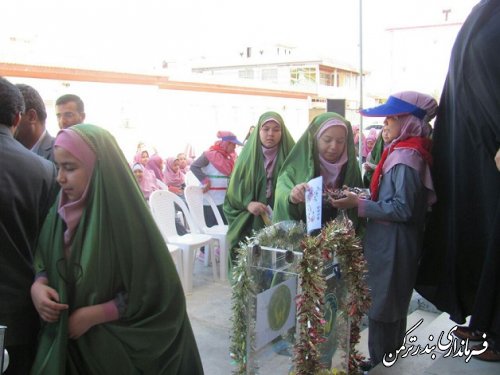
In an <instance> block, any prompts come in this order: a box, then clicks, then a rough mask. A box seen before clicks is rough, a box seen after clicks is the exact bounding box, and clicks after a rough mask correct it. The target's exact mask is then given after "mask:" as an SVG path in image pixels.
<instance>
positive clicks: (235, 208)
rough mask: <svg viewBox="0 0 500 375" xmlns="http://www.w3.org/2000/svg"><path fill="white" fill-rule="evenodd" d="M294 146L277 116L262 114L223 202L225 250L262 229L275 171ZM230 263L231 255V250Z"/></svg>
mask: <svg viewBox="0 0 500 375" xmlns="http://www.w3.org/2000/svg"><path fill="white" fill-rule="evenodd" d="M294 144H295V142H294V140H293V138H292V136H291V135H290V133H289V132H288V129H287V128H286V126H285V123H284V121H283V119H282V118H281V116H280V115H279V114H278V113H276V112H266V113H264V114H263V115H262V116H260V118H259V121H258V123H257V128H256V129H255V130H254V131H253V132H252V133H251V135H250V137H249V139H248V141H247V142H246V143H245V147H244V148H243V150H242V151H241V154H240V156H239V157H238V159H237V161H236V165H235V167H234V170H233V173H232V175H231V179H230V182H229V187H228V190H227V194H226V197H225V201H224V214H225V215H226V218H227V221H228V224H229V230H228V233H227V242H228V248H229V249H230V251H231V250H233V249H234V248H235V247H237V246H238V243H239V242H240V241H242V240H244V239H245V237H246V236H249V235H251V232H252V230H259V229H261V228H263V227H264V226H265V223H264V219H263V218H264V217H266V215H269V214H270V212H269V209H268V206H269V207H270V208H271V209H272V207H273V205H274V188H275V186H276V180H277V178H278V172H279V170H280V168H281V166H282V165H283V162H284V161H285V159H286V157H287V155H288V153H289V152H290V150H291V149H292V147H293V145H294ZM230 258H231V260H232V261H234V260H235V253H234V252H233V251H231V257H230Z"/></svg>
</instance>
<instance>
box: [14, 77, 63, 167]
mask: <svg viewBox="0 0 500 375" xmlns="http://www.w3.org/2000/svg"><path fill="white" fill-rule="evenodd" d="M16 86H17V88H18V89H19V90H20V91H21V94H22V95H23V98H24V104H25V107H26V108H25V111H24V114H23V116H22V117H21V121H20V122H19V126H18V127H17V129H16V133H15V135H14V136H15V138H16V139H17V140H18V141H19V142H21V144H22V145H23V146H24V147H26V148H27V149H28V150H31V151H33V152H34V153H35V154H37V155H40V156H41V157H42V158H45V159H47V160H50V161H54V153H53V150H52V148H53V147H54V139H55V138H54V137H52V136H51V135H50V134H49V132H48V131H47V129H46V128H45V120H46V119H47V111H46V109H45V104H44V102H43V99H42V97H41V96H40V94H39V93H38V91H36V90H35V89H34V88H33V87H31V86H28V85H25V84H22V83H20V84H17V85H16Z"/></svg>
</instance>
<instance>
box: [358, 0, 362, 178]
mask: <svg viewBox="0 0 500 375" xmlns="http://www.w3.org/2000/svg"><path fill="white" fill-rule="evenodd" d="M362 108H363V0H359V109H360V110H361V109H362ZM358 149H359V152H358V161H359V169H360V170H361V172H363V169H362V168H363V167H362V164H363V156H362V149H363V116H361V113H360V114H359V137H358Z"/></svg>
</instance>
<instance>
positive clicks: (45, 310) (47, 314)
mask: <svg viewBox="0 0 500 375" xmlns="http://www.w3.org/2000/svg"><path fill="white" fill-rule="evenodd" d="M47 282H48V281H47V279H46V278H40V279H37V280H36V281H35V282H34V283H33V285H32V286H31V299H32V300H33V305H34V306H35V309H36V311H38V315H40V318H42V320H44V321H46V322H48V323H55V322H57V321H58V320H59V316H60V314H61V311H64V310H67V309H68V305H67V304H64V303H59V294H58V293H57V291H56V290H55V289H54V288H51V287H50V286H48V285H47Z"/></svg>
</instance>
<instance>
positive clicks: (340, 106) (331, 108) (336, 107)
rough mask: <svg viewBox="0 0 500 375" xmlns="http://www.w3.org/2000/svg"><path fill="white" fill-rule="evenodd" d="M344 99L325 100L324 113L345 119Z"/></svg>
mask: <svg viewBox="0 0 500 375" xmlns="http://www.w3.org/2000/svg"><path fill="white" fill-rule="evenodd" d="M345 105H346V104H345V99H326V111H327V112H335V113H338V114H339V115H341V116H342V117H345Z"/></svg>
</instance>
